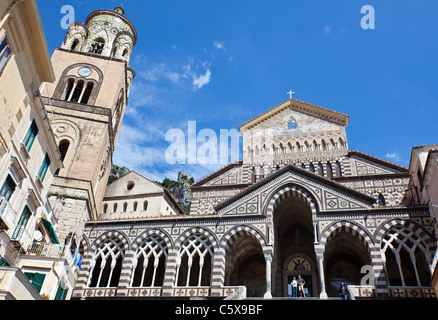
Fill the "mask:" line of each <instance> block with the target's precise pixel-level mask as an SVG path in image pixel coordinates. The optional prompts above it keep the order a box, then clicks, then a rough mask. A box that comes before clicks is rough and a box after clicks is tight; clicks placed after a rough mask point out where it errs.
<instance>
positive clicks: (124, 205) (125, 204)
mask: <svg viewBox="0 0 438 320" xmlns="http://www.w3.org/2000/svg"><path fill="white" fill-rule="evenodd" d="M126 210H128V203H127V202H125V203H123V211H122V212H126Z"/></svg>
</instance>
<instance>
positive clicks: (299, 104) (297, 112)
mask: <svg viewBox="0 0 438 320" xmlns="http://www.w3.org/2000/svg"><path fill="white" fill-rule="evenodd" d="M290 116H296V117H297V118H296V120H297V125H295V124H293V123H292V124H288V121H289V120H290ZM307 116H310V118H309V117H307ZM284 117H286V118H284ZM274 118H275V120H274V122H275V121H277V125H278V121H280V124H281V125H282V126H283V127H284V128H285V129H287V128H292V129H295V130H297V131H299V130H302V131H303V132H308V131H309V130H310V131H312V132H315V131H317V132H320V131H321V130H324V127H327V128H332V127H333V125H336V126H338V127H344V128H345V127H346V126H347V125H348V121H349V116H348V115H347V114H344V113H341V112H337V111H333V110H330V109H326V108H323V107H320V106H316V105H314V104H310V103H307V102H303V101H300V100H296V99H289V100H286V101H284V102H282V103H281V104H279V105H277V106H275V107H273V108H272V109H270V110H268V111H266V112H264V113H262V114H261V115H259V116H257V117H255V118H253V119H251V120H250V121H248V122H246V123H244V124H243V125H241V126H239V129H240V130H241V131H245V130H249V129H254V128H259V127H260V126H262V125H264V124H266V123H269V122H270V121H271V120H272V119H274ZM309 120H311V121H309ZM318 120H322V122H319V123H316V122H318ZM292 122H293V120H292ZM312 122H314V124H313V125H310V123H312ZM291 125H292V127H291Z"/></svg>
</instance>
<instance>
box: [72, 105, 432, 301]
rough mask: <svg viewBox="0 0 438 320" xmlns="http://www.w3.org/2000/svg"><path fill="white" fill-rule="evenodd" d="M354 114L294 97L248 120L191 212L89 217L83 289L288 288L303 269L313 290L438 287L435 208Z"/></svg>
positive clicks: (104, 293)
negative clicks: (353, 124)
mask: <svg viewBox="0 0 438 320" xmlns="http://www.w3.org/2000/svg"><path fill="white" fill-rule="evenodd" d="M348 121H349V116H348V115H346V114H342V113H339V112H336V111H332V110H328V109H325V108H322V107H319V106H315V105H312V104H309V103H306V102H302V101H299V100H295V99H289V100H286V101H284V102H283V103H281V104H279V105H277V106H275V107H273V108H271V109H270V110H268V111H267V112H265V113H263V114H262V115H259V116H257V117H256V118H254V119H252V120H250V121H248V122H247V123H245V124H243V125H241V126H240V127H239V129H240V132H241V134H242V136H243V147H244V154H243V158H242V160H240V161H235V162H233V163H230V164H229V165H227V166H225V167H224V168H222V169H220V170H218V171H217V172H214V173H212V174H210V175H209V176H207V177H205V178H204V179H201V180H200V181H197V182H196V183H194V184H193V185H192V186H191V189H192V192H193V199H192V206H191V211H190V214H189V215H181V214H173V215H165V214H163V213H162V212H160V211H159V210H156V212H155V214H152V215H148V216H139V215H138V213H134V212H132V211H131V212H127V213H126V214H125V215H124V216H123V217H121V216H120V214H119V213H114V215H113V217H114V218H112V215H111V213H109V214H108V213H105V215H103V212H102V213H101V215H102V216H104V217H105V219H99V218H97V219H96V220H93V221H88V222H87V224H86V227H85V231H84V237H83V240H82V245H83V252H84V257H83V264H82V269H81V274H80V276H79V279H78V282H77V285H76V288H75V290H74V292H73V298H85V299H89V298H103V297H119V298H120V297H127V298H152V297H155V298H175V297H178V298H189V297H204V298H225V297H227V296H229V295H230V294H233V293H236V292H238V291H239V289H240V288H242V287H245V289H246V296H248V297H260V298H262V297H263V298H271V297H287V296H289V295H290V288H289V283H290V282H291V280H292V278H293V277H298V275H300V276H301V277H302V278H303V279H304V280H305V281H306V285H305V287H306V293H307V295H308V296H312V297H320V298H327V297H333V296H337V295H338V288H339V285H340V283H341V282H344V283H346V284H347V285H348V287H349V290H350V292H351V294H352V295H353V296H354V297H355V298H385V297H386V298H436V296H435V292H434V290H433V289H432V288H431V286H430V283H431V277H432V270H431V265H432V260H433V257H434V255H435V250H436V238H435V231H434V227H433V221H432V217H431V214H430V211H429V209H428V207H427V206H422V205H418V204H415V205H412V204H411V201H409V199H408V198H409V197H408V196H407V195H408V193H409V188H408V186H409V181H410V174H409V171H408V169H407V168H405V167H403V166H400V165H397V164H394V163H390V162H387V161H385V160H382V159H379V158H376V157H373V156H371V155H368V154H364V153H362V152H359V151H351V150H349V149H348V139H347V135H346V130H345V129H346V126H347V124H348ZM128 180H129V179H128ZM123 183H125V184H126V188H121V189H124V190H127V189H128V188H129V183H130V182H129V181H125V182H123ZM110 186H111V185H110ZM112 196H113V198H112V199H116V198H114V196H115V195H114V194H112ZM130 197H131V196H130V195H129V194H127V193H126V192H125V191H124V192H121V193H120V197H119V198H117V199H118V200H119V202H120V204H119V205H121V204H122V203H124V202H125V201H127V199H129V198H130ZM112 205H114V204H113V203H112Z"/></svg>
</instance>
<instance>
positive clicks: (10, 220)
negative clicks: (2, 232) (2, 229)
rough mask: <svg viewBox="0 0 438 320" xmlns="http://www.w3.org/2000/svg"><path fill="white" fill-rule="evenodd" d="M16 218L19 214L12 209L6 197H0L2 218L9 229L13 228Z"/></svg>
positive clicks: (0, 215) (0, 214)
mask: <svg viewBox="0 0 438 320" xmlns="http://www.w3.org/2000/svg"><path fill="white" fill-rule="evenodd" d="M16 216H17V213H16V212H15V210H14V209H12V207H11V205H10V204H9V202H8V201H7V200H6V199H5V198H4V197H0V218H2V219H3V221H4V222H5V224H6V226H7V227H8V228H9V229H11V228H13V226H14V221H15V218H16Z"/></svg>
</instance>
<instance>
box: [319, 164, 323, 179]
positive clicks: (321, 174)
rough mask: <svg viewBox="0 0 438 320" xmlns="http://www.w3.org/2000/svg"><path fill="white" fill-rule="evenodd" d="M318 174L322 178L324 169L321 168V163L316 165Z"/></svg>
mask: <svg viewBox="0 0 438 320" xmlns="http://www.w3.org/2000/svg"><path fill="white" fill-rule="evenodd" d="M318 174H319V175H320V176H321V177H324V168H323V167H322V164H321V162H319V163H318Z"/></svg>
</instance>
